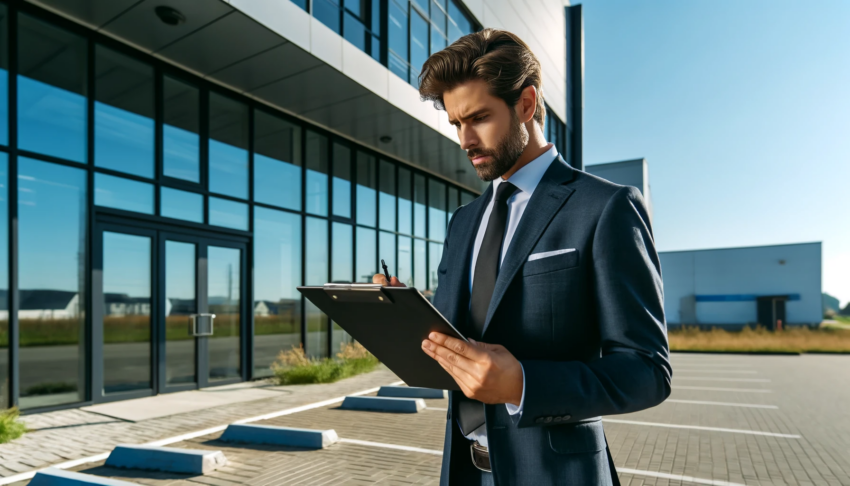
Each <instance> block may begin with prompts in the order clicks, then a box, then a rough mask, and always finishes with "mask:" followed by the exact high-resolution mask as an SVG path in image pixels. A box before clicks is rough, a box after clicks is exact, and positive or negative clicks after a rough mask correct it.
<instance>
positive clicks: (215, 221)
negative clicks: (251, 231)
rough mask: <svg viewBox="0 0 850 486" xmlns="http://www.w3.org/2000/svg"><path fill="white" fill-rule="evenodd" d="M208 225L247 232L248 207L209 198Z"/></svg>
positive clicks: (234, 202) (227, 200) (225, 200)
mask: <svg viewBox="0 0 850 486" xmlns="http://www.w3.org/2000/svg"><path fill="white" fill-rule="evenodd" d="M209 204H210V216H209V223H210V224H212V225H215V226H224V227H225V228H233V229H238V230H242V231H248V205H247V204H243V203H239V202H236V201H231V200H229V199H220V198H217V197H210V203H209Z"/></svg>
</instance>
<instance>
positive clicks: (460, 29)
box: [448, 0, 472, 44]
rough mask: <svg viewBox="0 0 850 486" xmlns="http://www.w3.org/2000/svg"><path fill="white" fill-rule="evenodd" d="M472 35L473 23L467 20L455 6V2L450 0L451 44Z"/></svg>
mask: <svg viewBox="0 0 850 486" xmlns="http://www.w3.org/2000/svg"><path fill="white" fill-rule="evenodd" d="M471 33H472V23H471V22H470V21H469V19H468V18H466V15H464V14H463V12H461V10H460V8H458V6H457V5H455V2H454V1H452V0H449V32H448V34H449V43H450V44H451V43H453V42H454V41H456V40H458V39H460V38H461V37H463V36H465V35H467V34H471Z"/></svg>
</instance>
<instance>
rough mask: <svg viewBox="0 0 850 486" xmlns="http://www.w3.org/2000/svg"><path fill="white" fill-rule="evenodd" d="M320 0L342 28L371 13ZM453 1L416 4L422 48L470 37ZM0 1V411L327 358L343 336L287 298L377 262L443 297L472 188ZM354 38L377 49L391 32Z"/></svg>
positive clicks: (214, 380)
mask: <svg viewBox="0 0 850 486" xmlns="http://www.w3.org/2000/svg"><path fill="white" fill-rule="evenodd" d="M323 1H326V3H328V5H331V6H335V8H337V9H338V10H337V11H338V12H339V13H340V14H339V15H340V25H341V28H342V29H343V31H344V32H345V31H348V32H351V31H352V30H353V28H351V29H352V30H349V27H348V25H349V24H347V23H346V20H345V19H346V18H347V17H346V16H351V17H356V18H360V19H366V20H368V22H371V19H372V18H375V16H380V12H379V11H378V10H375V11H373V8H372V7H373V3H372V2H369V1H363V0H361V1H360V2H359V3H352V2H349V1H343V4H337V3H333V2H329V1H328V0H323ZM390 3H392V4H393V5H395V6H396V8H397V7H398V5H396V4H395V3H394V0H392V1H391V2H390ZM314 5H315V4H314ZM375 5H377V2H376V3H375ZM423 5H425V6H427V9H429V10H423V9H424V8H425V7H423ZM317 8H318V7H317ZM447 8H448V10H446V9H447ZM453 8H455V7H453V4H451V3H449V4H446V3H441V4H438V3H434V4H433V5H430V6H429V4H427V3H426V2H419V3H417V4H416V5H413V4H411V5H407V6H405V12H406V13H405V15H409V14H410V12H414V13H416V15H419V16H420V17H421V19H424V20H425V21H426V23H427V28H426V29H425V30H423V32H426V34H425V35H426V36H427V39H428V40H427V42H425V41H423V40H421V39H420V41H421V42H424V44H423V45H425V46H426V48H427V49H430V48H431V47H430V46H433V45H443V44H442V43H440V42H438V43H437V44H434V43H433V42H432V37H431V36H432V35H436V34H434V32H435V31H433V30H432V27H433V25H436V24H435V22H436V23H440V25H441V27H439V28H438V29H437V30H438V32H437V33H438V34H440V35H442V36H446V35H452V34H451V32H455V34H458V32H460V31H457V30H455V31H453V30H452V28H453V27H451V26H452V25H454V24H451V15H452V14H451V12H452V11H453V10H452V9H453ZM433 9H438V10H439V11H437V10H433ZM0 10H3V12H0V14H2V15H0V31H2V32H0V35H3V32H10V31H11V32H14V33H16V36H15V38H14V39H12V42H11V43H9V44H3V43H0V90H4V91H6V92H7V94H8V96H6V97H3V96H0V111H3V113H5V114H6V116H5V117H2V116H0V254H2V255H5V256H4V257H2V258H0V295H2V296H3V297H2V298H0V408H5V407H7V406H10V405H18V406H20V407H21V408H22V409H25V410H34V409H45V408H49V407H62V406H70V405H74V404H80V403H86V402H88V403H99V402H103V401H107V400H113V399H117V398H136V397H142V396H148V395H151V394H156V393H162V392H167V391H178V390H184V389H192V388H198V387H202V386H209V385H211V384H218V383H230V382H234V381H241V380H248V379H252V378H256V377H264V376H270V375H271V370H270V365H271V364H272V362H273V361H274V360H275V358H276V356H277V354H278V353H279V352H280V351H285V350H288V349H290V348H291V347H293V346H295V347H297V346H304V348H305V350H306V352H307V353H308V354H309V355H310V356H315V357H326V356H332V355H333V354H334V353H336V352H337V351H338V349H339V346H340V345H342V344H343V343H346V342H349V341H350V339H351V338H350V337H349V336H348V335H347V334H346V333H345V332H344V331H343V330H342V329H341V328H339V327H338V326H337V325H336V324H335V323H333V322H331V321H330V320H329V319H328V317H327V316H325V315H324V314H323V313H321V312H320V311H319V310H318V309H316V308H315V307H313V306H312V305H310V304H309V303H308V302H307V301H305V300H304V299H303V298H302V297H301V295H300V293H299V292H298V291H297V290H296V287H297V286H299V285H304V284H306V285H321V284H324V283H325V282H328V281H339V282H348V281H360V282H369V281H371V278H372V275H374V274H375V273H378V272H379V271H380V260H381V259H383V260H385V261H386V263H387V265H388V266H389V270H390V272H391V274H393V275H397V276H398V277H399V279H400V280H401V281H402V282H404V283H406V284H408V285H411V286H412V285H415V286H416V287H417V288H419V289H420V290H422V291H423V292H424V293H425V294H426V295H431V294H432V292H433V290H434V288H435V287H436V280H435V278H434V276H433V273H434V271H435V269H436V266H437V264H438V263H439V258H440V256H441V255H440V252H441V248H442V244H443V240H444V238H445V228H446V224H447V223H448V219H449V217H450V216H451V214H453V212H454V210H455V209H456V208H457V206H458V205H459V204H460V203H462V202H464V201H466V202H468V201H469V200H471V199H472V198H474V197H475V195H474V194H472V193H471V192H468V191H466V190H465V189H463V188H461V187H459V186H457V185H455V184H453V183H452V182H450V181H447V180H443V179H439V178H436V177H434V176H432V175H430V174H427V173H425V172H424V171H421V170H419V169H418V168H416V167H413V166H409V165H406V164H403V163H401V162H399V161H396V160H392V159H389V158H387V157H386V156H384V155H382V154H379V153H375V152H373V151H372V150H370V149H368V148H367V147H364V146H360V145H358V144H356V143H353V142H352V141H351V140H347V139H342V138H340V137H338V136H336V135H334V134H332V133H329V132H326V131H324V130H323V129H321V128H319V127H316V126H312V125H310V124H308V123H306V122H304V121H301V120H297V119H295V118H293V117H290V116H288V115H286V114H284V113H280V112H276V111H274V110H272V109H270V108H269V107H267V106H265V105H260V104H259V103H258V102H256V101H254V100H252V99H249V98H246V97H244V96H240V95H239V94H237V93H231V92H227V91H226V90H224V89H223V88H221V87H219V86H214V85H212V84H210V83H209V82H206V81H204V80H203V79H200V78H198V77H196V76H194V75H193V74H191V73H189V72H184V71H181V70H179V69H177V68H175V67H174V66H173V65H170V64H167V63H164V62H161V61H158V60H155V59H153V58H152V57H150V56H147V55H145V54H143V53H140V52H137V51H135V50H133V49H131V48H129V47H127V46H124V45H122V44H119V43H117V42H115V41H114V40H112V39H109V38H106V37H104V36H101V35H99V34H96V33H93V32H90V31H87V30H86V29H85V28H83V27H80V26H76V25H74V24H72V23H70V22H65V21H62V20H51V21H47V20H45V18H48V17H50V16H49V15H47V14H45V15H44V16H43V17H42V16H40V15H39V14H37V13H34V14H32V15H30V14H25V13H18V12H14V10H15V7H9V8H8V10H12V12H7V11H5V10H7V7H5V6H3V4H0ZM30 10H32V11H36V12H37V9H34V8H32V9H28V11H30ZM441 12H442V13H441ZM455 12H456V13H459V12H460V11H459V10H457V9H455ZM425 13H427V15H425ZM443 13H445V17H443V16H441V15H443ZM358 16H359V17H358ZM11 19H15V20H14V22H16V23H17V24H16V25H12V26H10V25H8V22H11V21H12V20H11ZM51 22H53V23H51ZM368 22H367V23H366V24H364V25H371V24H369V23H368ZM468 25H471V24H468ZM12 27H14V28H12ZM405 27H407V24H405ZM363 36H364V39H365V40H366V44H368V45H372V46H374V45H379V41H380V38H381V37H380V29H379V28H378V27H375V28H369V29H365V33H364V34H363ZM370 36H371V37H370ZM441 42H442V41H441ZM445 42H448V40H446V41H445ZM12 49H14V50H15V51H14V52H16V53H17V55H16V56H12V57H11V58H12V59H13V60H14V59H17V61H16V62H9V59H10V52H11V51H10V50H12ZM4 51H9V52H4ZM429 52H430V51H429ZM405 55H407V54H405ZM7 72H8V74H7ZM10 80H11V81H10ZM7 100H12V101H13V103H12V105H11V106H6V105H8V103H7ZM10 122H11V123H10ZM12 221H16V222H17V224H16V226H14V228H16V233H13V232H12V228H13V226H12V223H11V222H12ZM13 236H16V239H12V238H13ZM10 262H12V263H14V264H15V265H17V272H10V265H9V264H10ZM13 310H15V311H16V312H12V311H13ZM210 314H215V316H216V317H215V319H214V326H212V329H210V332H206V331H204V328H203V326H202V325H199V322H203V319H204V316H207V315H210ZM13 346H15V347H16V349H14V353H12V352H11V351H12V349H11V348H12V347H13ZM10 356H14V357H15V359H16V360H17V363H16V365H17V366H12V363H11V362H10Z"/></svg>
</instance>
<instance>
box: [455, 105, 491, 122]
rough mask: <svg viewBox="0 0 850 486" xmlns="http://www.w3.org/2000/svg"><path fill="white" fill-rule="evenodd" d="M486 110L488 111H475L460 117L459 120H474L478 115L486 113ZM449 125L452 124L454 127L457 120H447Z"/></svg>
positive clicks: (483, 109) (482, 109)
mask: <svg viewBox="0 0 850 486" xmlns="http://www.w3.org/2000/svg"><path fill="white" fill-rule="evenodd" d="M487 110H488V109H487V108H481V109H480V110H475V111H473V112H472V113H470V114H468V115H466V116H462V117H460V119H461V120H468V119H470V118H475V117H476V116H478V115H480V114H482V113H484V112H486V111H487ZM449 123H450V124H452V125H454V124H456V123H457V120H455V119H454V118H449Z"/></svg>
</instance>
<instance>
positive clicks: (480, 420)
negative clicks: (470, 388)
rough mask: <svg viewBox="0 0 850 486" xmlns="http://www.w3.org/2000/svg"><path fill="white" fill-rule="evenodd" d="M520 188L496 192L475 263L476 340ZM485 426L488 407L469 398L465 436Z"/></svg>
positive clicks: (463, 408)
mask: <svg viewBox="0 0 850 486" xmlns="http://www.w3.org/2000/svg"><path fill="white" fill-rule="evenodd" d="M516 190H517V187H516V186H515V185H513V184H511V183H510V182H502V183H500V184H499V188H498V189H496V197H495V198H494V200H493V209H492V210H491V211H490V219H489V220H487V230H486V231H485V232H484V240H483V241H481V248H479V249H478V260H476V262H475V275H474V276H473V279H472V298H471V302H470V307H469V324H470V326H471V327H472V329H471V330H472V331H473V333H474V336H473V338H474V339H479V338H481V335H482V334H483V333H484V321H485V320H486V319H487V309H489V308H490V300H492V298H493V289H495V288H496V277H497V276H498V275H499V264H500V263H501V256H502V240H504V238H505V226H506V225H507V222H508V199H509V198H510V197H511V196H512V195H513V193H514V192H516ZM483 424H484V405H483V404H482V403H481V402H478V401H475V400H470V399H468V398H466V397H465V396H464V397H462V399H461V400H460V403H458V425H459V426H460V431H461V432H462V433H463V435H469V434H470V433H471V432H472V431H473V430H475V429H477V428H478V427H480V426H482V425H483Z"/></svg>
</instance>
